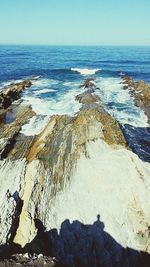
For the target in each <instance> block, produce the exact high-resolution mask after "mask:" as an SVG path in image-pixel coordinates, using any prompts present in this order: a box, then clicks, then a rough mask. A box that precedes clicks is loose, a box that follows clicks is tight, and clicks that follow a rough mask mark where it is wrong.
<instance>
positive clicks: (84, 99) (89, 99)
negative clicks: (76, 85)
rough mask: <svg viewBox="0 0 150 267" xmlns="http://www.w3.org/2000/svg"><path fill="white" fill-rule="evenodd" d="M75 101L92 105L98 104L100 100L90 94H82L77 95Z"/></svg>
mask: <svg viewBox="0 0 150 267" xmlns="http://www.w3.org/2000/svg"><path fill="white" fill-rule="evenodd" d="M76 100H77V101H79V102H80V103H82V104H92V103H95V102H99V101H100V98H99V96H97V95H95V94H92V93H90V92H84V93H82V94H80V95H77V96H76Z"/></svg>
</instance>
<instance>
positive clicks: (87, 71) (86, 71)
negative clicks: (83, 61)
mask: <svg viewBox="0 0 150 267" xmlns="http://www.w3.org/2000/svg"><path fill="white" fill-rule="evenodd" d="M100 70H101V69H81V68H71V71H74V72H78V73H80V74H81V75H93V74H96V73H97V72H99V71H100Z"/></svg>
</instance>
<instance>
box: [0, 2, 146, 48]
mask: <svg viewBox="0 0 150 267" xmlns="http://www.w3.org/2000/svg"><path fill="white" fill-rule="evenodd" d="M0 44H48V45H150V0H126V1H122V0H0Z"/></svg>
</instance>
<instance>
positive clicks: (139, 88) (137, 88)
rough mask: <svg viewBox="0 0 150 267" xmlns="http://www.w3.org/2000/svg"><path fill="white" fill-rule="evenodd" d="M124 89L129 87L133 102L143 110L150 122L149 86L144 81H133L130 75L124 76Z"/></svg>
mask: <svg viewBox="0 0 150 267" xmlns="http://www.w3.org/2000/svg"><path fill="white" fill-rule="evenodd" d="M122 79H123V84H125V85H124V89H128V88H129V89H130V93H131V95H132V96H133V98H134V102H135V104H136V105H137V106H138V107H140V108H141V109H143V110H144V112H145V114H146V115H147V117H148V121H149V122H150V86H149V85H148V84H147V83H145V81H142V80H141V81H138V82H135V81H134V80H133V79H132V78H131V77H128V76H124V77H123V78H122Z"/></svg>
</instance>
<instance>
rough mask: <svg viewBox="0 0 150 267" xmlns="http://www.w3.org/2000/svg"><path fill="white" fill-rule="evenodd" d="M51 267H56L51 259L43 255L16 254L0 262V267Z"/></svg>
mask: <svg viewBox="0 0 150 267" xmlns="http://www.w3.org/2000/svg"><path fill="white" fill-rule="evenodd" d="M22 266H28V267H29V266H32V267H53V266H56V265H55V262H54V260H53V259H52V258H50V257H46V256H43V255H34V256H31V255H28V254H17V255H13V256H12V257H11V259H9V260H8V259H6V260H2V261H0V267H22Z"/></svg>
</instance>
